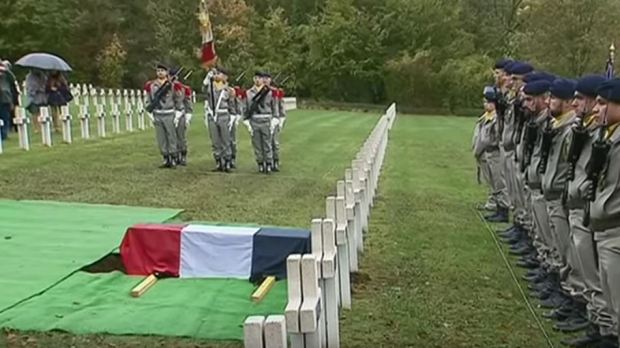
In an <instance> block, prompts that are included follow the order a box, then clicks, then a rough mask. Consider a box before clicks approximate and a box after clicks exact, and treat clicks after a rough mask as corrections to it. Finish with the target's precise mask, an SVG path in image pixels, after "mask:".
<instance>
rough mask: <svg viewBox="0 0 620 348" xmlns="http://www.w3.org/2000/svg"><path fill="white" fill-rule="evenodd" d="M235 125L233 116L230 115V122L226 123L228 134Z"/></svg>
mask: <svg viewBox="0 0 620 348" xmlns="http://www.w3.org/2000/svg"><path fill="white" fill-rule="evenodd" d="M234 125H235V115H230V121H228V131H229V132H230V131H231V130H232V128H233V126H234Z"/></svg>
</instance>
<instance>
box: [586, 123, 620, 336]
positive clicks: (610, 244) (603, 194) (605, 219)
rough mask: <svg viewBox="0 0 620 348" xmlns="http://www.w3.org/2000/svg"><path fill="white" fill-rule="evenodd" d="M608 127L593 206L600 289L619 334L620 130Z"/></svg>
mask: <svg viewBox="0 0 620 348" xmlns="http://www.w3.org/2000/svg"><path fill="white" fill-rule="evenodd" d="M619 125H620V124H618V123H617V124H615V125H612V126H610V127H609V128H608V131H607V134H606V140H608V141H609V142H610V143H611V149H610V152H609V155H608V156H607V163H606V165H605V169H604V170H603V173H602V176H601V180H600V181H599V184H598V191H597V192H596V199H595V201H594V202H593V203H592V206H591V226H592V230H593V231H594V232H595V240H596V244H597V250H598V255H599V276H600V278H601V289H602V291H603V296H604V297H605V300H606V301H607V303H609V304H610V307H611V308H610V309H611V310H612V313H611V315H612V326H611V328H610V331H611V332H612V333H613V334H614V335H616V336H617V335H618V315H620V267H619V265H620V131H618V126H619Z"/></svg>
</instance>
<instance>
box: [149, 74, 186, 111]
mask: <svg viewBox="0 0 620 348" xmlns="http://www.w3.org/2000/svg"><path fill="white" fill-rule="evenodd" d="M181 72H183V68H179V70H177V72H176V73H175V74H174V75H172V76H171V77H170V78H169V79H168V80H166V82H164V84H163V85H162V86H161V87H160V88H159V89H158V90H157V92H155V95H154V96H153V98H152V99H151V102H150V103H149V104H148V105H147V106H146V108H145V110H146V111H147V112H148V113H152V112H153V111H154V110H155V108H156V107H157V106H158V105H160V103H161V100H162V98H163V97H164V96H165V95H166V94H168V92H170V90H171V89H172V85H173V84H174V82H175V81H176V80H177V79H178V78H179V75H180V74H181Z"/></svg>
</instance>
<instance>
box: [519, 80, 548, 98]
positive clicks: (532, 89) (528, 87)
mask: <svg viewBox="0 0 620 348" xmlns="http://www.w3.org/2000/svg"><path fill="white" fill-rule="evenodd" d="M549 87H551V82H549V81H547V80H538V81H533V82H530V83H527V84H525V86H524V87H523V93H525V94H527V95H531V96H538V95H543V94H545V93H547V92H549Z"/></svg>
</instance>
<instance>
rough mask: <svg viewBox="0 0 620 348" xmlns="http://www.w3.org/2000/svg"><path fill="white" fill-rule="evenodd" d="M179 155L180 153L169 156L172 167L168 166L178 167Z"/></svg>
mask: <svg viewBox="0 0 620 348" xmlns="http://www.w3.org/2000/svg"><path fill="white" fill-rule="evenodd" d="M177 156H178V155H170V156H168V157H169V158H170V167H168V168H176V167H177V161H178V159H177Z"/></svg>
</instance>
